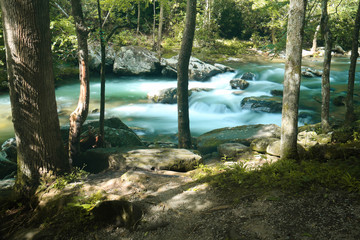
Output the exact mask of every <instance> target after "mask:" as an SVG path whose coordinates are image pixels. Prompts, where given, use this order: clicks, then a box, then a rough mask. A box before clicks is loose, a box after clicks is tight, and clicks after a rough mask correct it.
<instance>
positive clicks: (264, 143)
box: [250, 138, 279, 153]
mask: <svg viewBox="0 0 360 240" xmlns="http://www.w3.org/2000/svg"><path fill="white" fill-rule="evenodd" d="M278 140H279V139H278V138H257V139H255V140H254V141H252V142H251V145H250V147H251V149H252V150H254V151H257V152H261V153H265V152H266V149H267V147H268V146H269V145H270V144H272V143H273V142H276V141H278Z"/></svg>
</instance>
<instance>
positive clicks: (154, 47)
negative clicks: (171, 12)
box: [153, 0, 156, 50]
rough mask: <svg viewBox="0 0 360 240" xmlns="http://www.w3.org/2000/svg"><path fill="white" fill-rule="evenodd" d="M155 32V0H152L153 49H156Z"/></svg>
mask: <svg viewBox="0 0 360 240" xmlns="http://www.w3.org/2000/svg"><path fill="white" fill-rule="evenodd" d="M155 31H156V0H153V49H154V50H155V49H156V39H155Z"/></svg>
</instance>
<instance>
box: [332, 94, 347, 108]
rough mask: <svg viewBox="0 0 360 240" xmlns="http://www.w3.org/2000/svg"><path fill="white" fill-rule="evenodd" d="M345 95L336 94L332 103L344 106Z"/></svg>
mask: <svg viewBox="0 0 360 240" xmlns="http://www.w3.org/2000/svg"><path fill="white" fill-rule="evenodd" d="M345 101H346V97H345V96H337V97H335V98H334V99H333V101H332V103H333V104H334V105H335V106H337V107H341V106H345Z"/></svg>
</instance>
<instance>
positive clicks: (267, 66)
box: [0, 58, 360, 142]
mask: <svg viewBox="0 0 360 240" xmlns="http://www.w3.org/2000/svg"><path fill="white" fill-rule="evenodd" d="M349 63H350V61H349V59H348V58H335V59H334V60H333V63H332V72H331V94H332V95H331V96H332V98H334V97H336V96H339V95H343V96H345V95H346V88H347V78H348V68H349ZM303 65H304V66H309V67H312V68H315V69H321V68H322V62H320V61H308V62H305V61H304V64H303ZM233 67H235V69H236V72H234V73H224V74H219V75H216V76H214V77H212V78H211V79H210V80H209V81H206V82H197V81H190V83H189V88H194V87H199V88H211V89H213V90H212V91H209V92H206V91H203V92H194V93H193V94H192V95H191V97H190V99H189V103H190V125H191V126H190V127H191V132H192V134H193V135H194V136H197V135H200V134H202V133H204V132H207V131H210V130H212V129H216V128H222V127H233V126H239V125H247V124H258V123H262V124H268V123H275V124H278V125H280V123H281V114H280V113H264V112H255V111H250V110H244V109H242V108H241V106H240V103H241V101H242V99H243V98H245V97H250V96H264V95H265V96H270V91H271V90H273V89H277V90H282V81H283V77H284V64H283V63H273V62H270V63H269V62H251V63H238V64H236V65H233ZM357 69H359V68H357ZM358 71H359V70H358ZM244 72H253V73H255V74H256V78H255V80H253V81H249V82H250V86H249V87H248V88H247V89H246V90H242V91H239V90H232V89H231V87H230V84H229V81H230V80H231V79H233V78H235V77H240V76H241V75H242V74H243V73H244ZM359 78H360V73H359V72H357V75H356V79H357V81H356V90H355V93H358V92H359ZM170 87H176V79H171V78H155V77H118V76H107V82H106V118H109V117H112V116H116V117H119V118H121V119H122V120H123V121H124V122H125V123H126V124H128V125H129V126H130V127H134V129H136V132H137V133H138V134H139V135H144V136H151V135H158V134H174V133H176V132H177V106H176V104H160V103H152V102H151V101H150V100H148V99H147V94H148V93H150V92H153V91H157V90H160V89H164V88H170ZM90 91H91V96H90V98H91V101H90V111H92V110H94V109H98V108H99V105H100V104H99V96H100V83H99V80H98V77H93V78H92V79H91V86H90ZM234 93H237V94H234ZM78 94H79V84H78V83H77V80H76V79H74V81H73V83H70V84H66V85H64V86H61V87H59V88H57V90H56V96H57V104H58V112H59V118H60V123H61V125H66V124H68V116H69V114H70V113H71V111H73V109H75V107H76V104H77V99H78ZM356 96H357V95H356ZM320 100H321V78H319V77H317V78H303V80H302V84H301V95H300V112H303V113H306V114H308V115H309V116H312V120H311V121H318V120H319V118H320V117H319V116H320V115H319V113H320V108H321V104H320V103H319V101H320ZM343 112H344V107H335V106H334V105H332V107H331V116H332V118H337V119H339V118H342V117H343ZM10 116H11V112H10V100H9V96H8V95H6V94H5V95H1V96H0V142H2V141H4V140H6V139H7V138H9V137H12V136H13V135H14V133H13V128H12V122H11V117H10ZM98 118H99V113H96V111H95V113H90V114H89V117H88V119H93V120H95V119H98ZM307 121H310V118H309V119H306V118H304V119H302V120H301V121H300V122H299V124H300V125H301V124H304V123H306V122H307Z"/></svg>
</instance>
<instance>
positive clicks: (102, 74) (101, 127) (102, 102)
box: [97, 0, 105, 147]
mask: <svg viewBox="0 0 360 240" xmlns="http://www.w3.org/2000/svg"><path fill="white" fill-rule="evenodd" d="M97 4H98V16H99V37H100V48H101V66H100V81H101V87H100V120H99V130H100V131H99V139H98V143H97V144H98V146H99V147H102V146H103V145H104V142H105V131H104V120H105V39H104V31H103V27H102V26H103V22H102V20H101V18H102V17H101V7H100V0H97Z"/></svg>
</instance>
